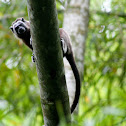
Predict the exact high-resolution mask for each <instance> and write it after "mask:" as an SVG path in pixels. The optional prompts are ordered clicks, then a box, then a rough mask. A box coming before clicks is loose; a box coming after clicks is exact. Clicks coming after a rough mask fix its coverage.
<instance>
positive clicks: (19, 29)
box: [16, 26, 26, 34]
mask: <svg viewBox="0 0 126 126" xmlns="http://www.w3.org/2000/svg"><path fill="white" fill-rule="evenodd" d="M16 31H17V33H18V34H23V33H24V32H25V31H26V29H25V28H24V27H22V26H19V27H18V28H17V30H16Z"/></svg>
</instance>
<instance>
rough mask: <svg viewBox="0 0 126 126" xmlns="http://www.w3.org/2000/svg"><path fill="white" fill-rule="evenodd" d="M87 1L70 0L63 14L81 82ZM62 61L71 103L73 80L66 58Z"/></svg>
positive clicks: (87, 17)
mask: <svg viewBox="0 0 126 126" xmlns="http://www.w3.org/2000/svg"><path fill="white" fill-rule="evenodd" d="M89 2H90V0H71V1H70V3H69V5H68V7H67V8H66V11H65V14H64V24H63V28H64V29H65V30H66V31H67V32H68V34H69V35H70V38H71V42H72V48H73V53H74V56H75V61H76V64H77V67H78V70H79V73H80V78H81V82H82V81H83V78H84V50H85V41H86V37H87V32H88V22H89ZM64 62H65V68H66V69H65V72H66V74H65V75H66V81H67V87H68V92H69V97H70V104H72V101H73V99H74V92H75V81H74V76H73V74H72V71H71V68H70V66H69V64H68V62H67V60H64Z"/></svg>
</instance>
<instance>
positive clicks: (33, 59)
mask: <svg viewBox="0 0 126 126" xmlns="http://www.w3.org/2000/svg"><path fill="white" fill-rule="evenodd" d="M30 45H31V46H32V37H30ZM32 62H33V63H34V62H35V55H34V53H33V54H32Z"/></svg>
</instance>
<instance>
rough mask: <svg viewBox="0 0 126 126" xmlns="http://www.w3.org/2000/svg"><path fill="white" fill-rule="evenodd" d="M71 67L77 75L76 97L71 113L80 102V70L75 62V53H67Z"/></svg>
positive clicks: (75, 75)
mask: <svg viewBox="0 0 126 126" xmlns="http://www.w3.org/2000/svg"><path fill="white" fill-rule="evenodd" d="M66 58H67V60H68V62H69V64H70V66H71V68H72V71H73V74H74V77H75V81H76V91H75V97H74V101H73V104H72V106H71V113H72V112H73V111H74V109H75V108H76V106H77V104H78V102H79V97H80V76H79V72H78V69H77V66H76V64H75V61H74V57H73V54H72V55H71V54H70V55H67V56H66Z"/></svg>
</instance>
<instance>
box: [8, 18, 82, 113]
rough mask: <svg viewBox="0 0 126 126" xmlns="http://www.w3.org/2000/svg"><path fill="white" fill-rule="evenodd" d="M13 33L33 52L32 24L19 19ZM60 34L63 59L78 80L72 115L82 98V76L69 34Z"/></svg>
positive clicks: (12, 27)
mask: <svg viewBox="0 0 126 126" xmlns="http://www.w3.org/2000/svg"><path fill="white" fill-rule="evenodd" d="M10 29H11V30H12V32H13V33H14V34H15V35H16V36H17V37H18V38H19V39H21V40H22V41H23V42H24V43H25V44H26V45H27V46H28V47H29V48H30V49H31V50H33V47H32V44H31V42H30V40H31V34H30V22H29V21H27V20H25V19H24V18H17V19H16V20H15V21H14V22H13V23H12V26H11V27H10ZM59 32H60V40H61V47H62V51H63V57H66V59H67V60H68V62H69V64H70V66H71V68H72V71H73V73H74V77H75V80H76V91H75V98H74V101H73V104H72V106H71V113H72V112H73V111H74V109H75V108H76V106H77V104H78V101H79V97H80V76H79V72H78V69H77V67H76V64H75V60H74V57H73V51H72V47H71V43H70V38H69V36H68V34H67V33H66V32H65V31H64V30H63V29H62V28H60V29H59Z"/></svg>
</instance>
